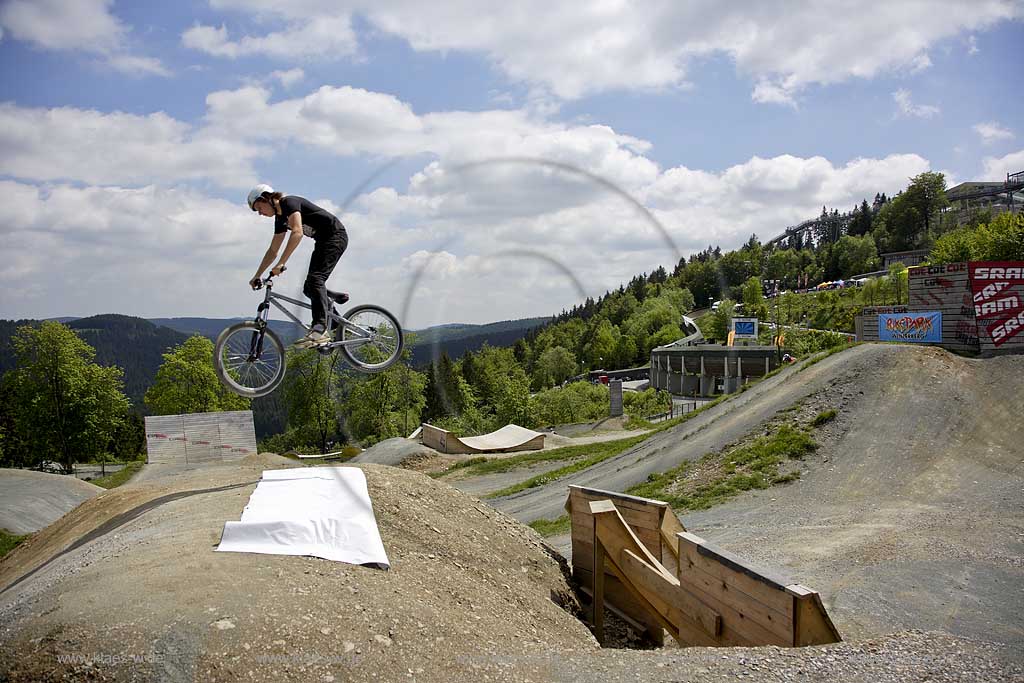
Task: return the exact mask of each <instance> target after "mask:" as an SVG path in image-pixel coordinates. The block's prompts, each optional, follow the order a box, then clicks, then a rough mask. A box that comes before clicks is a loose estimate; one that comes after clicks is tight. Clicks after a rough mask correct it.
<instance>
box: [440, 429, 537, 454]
mask: <svg viewBox="0 0 1024 683" xmlns="http://www.w3.org/2000/svg"><path fill="white" fill-rule="evenodd" d="M420 427H421V429H422V430H423V431H422V432H420V434H421V435H422V438H423V445H425V446H429V447H431V448H433V449H434V450H436V451H438V452H440V453H502V452H506V451H537V450H540V449H542V448H544V434H543V433H541V432H535V431H533V430H532V429H526V428H525V427H520V426H519V425H513V424H508V425H505V426H504V427H502V428H501V429H499V430H497V431H494V432H491V433H490V434H482V435H481V436H464V437H462V438H459V437H458V436H456V435H455V434H452V433H451V432H449V431H447V430H444V429H441V428H440V427H435V426H434V425H432V424H427V423H426V422H424V423H423V424H422V425H421V426H420Z"/></svg>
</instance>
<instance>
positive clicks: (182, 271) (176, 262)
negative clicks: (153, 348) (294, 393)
mask: <svg viewBox="0 0 1024 683" xmlns="http://www.w3.org/2000/svg"><path fill="white" fill-rule="evenodd" d="M1021 156H1022V157H1024V153H1021ZM624 163H626V165H627V166H628V164H629V159H628V157H627V158H625V159H624ZM927 168H928V162H927V161H926V160H924V159H922V158H921V157H918V156H916V155H894V156H890V157H886V158H884V159H855V160H852V161H850V162H847V163H845V164H834V163H832V162H830V161H829V160H827V159H824V158H821V157H811V158H800V157H795V156H791V155H782V156H778V157H774V158H770V159H765V158H759V157H754V158H752V159H750V160H749V161H747V162H745V163H742V164H737V165H735V166H733V167H730V168H728V169H725V170H723V171H721V172H710V171H704V170H700V169H687V168H685V167H676V168H672V169H668V170H666V171H664V172H660V173H659V172H657V171H655V172H654V173H652V174H649V175H647V174H638V175H634V176H632V180H631V181H628V182H626V181H624V182H623V183H622V185H621V187H622V189H623V190H625V191H628V192H629V193H630V194H631V195H632V196H633V197H635V198H636V199H637V200H638V201H640V202H641V203H642V204H643V205H644V206H646V207H649V208H650V210H651V211H652V212H653V213H654V215H655V216H656V218H657V220H658V221H659V222H660V224H661V226H663V227H664V229H665V230H666V231H667V233H668V235H669V238H670V239H671V241H672V242H674V243H675V245H677V246H678V248H679V249H680V250H681V254H682V255H685V254H686V253H689V252H691V251H693V250H697V249H700V248H703V247H704V246H706V245H707V244H709V243H715V244H720V245H721V246H722V248H723V249H729V248H735V247H737V246H739V245H740V244H741V243H743V242H744V241H745V240H746V239H747V237H749V235H750V234H751V233H757V234H758V235H759V236H761V238H762V239H768V238H771V237H773V236H775V235H777V234H779V233H781V232H782V230H783V229H784V228H785V227H786V226H787V225H792V224H795V223H797V222H799V221H801V220H803V219H805V218H808V217H811V216H814V215H817V214H818V213H819V212H820V210H821V206H822V205H823V204H825V205H828V206H830V207H832V206H834V207H837V208H839V209H841V210H844V209H849V208H852V207H853V206H854V204H856V203H859V201H860V200H861V199H862V198H865V197H867V198H870V197H872V196H874V193H875V192H886V193H888V194H895V192H896V191H898V190H900V189H902V188H903V187H904V186H905V185H906V179H907V178H908V177H911V176H913V175H916V174H917V173H920V172H921V171H923V170H926V169H927ZM484 170H487V169H484ZM494 170H495V172H496V176H494V177H492V176H490V175H486V174H485V175H486V178H487V180H486V181H484V182H482V181H480V180H479V179H478V178H475V177H474V176H473V175H472V174H471V173H465V174H460V173H458V172H456V171H454V170H453V167H450V166H447V165H446V163H445V162H443V161H440V162H433V163H431V164H430V165H429V166H428V167H427V168H425V169H424V170H423V171H422V173H421V175H422V176H423V179H421V180H418V181H417V182H412V183H410V185H409V187H408V188H407V189H406V190H405V191H399V190H397V189H395V188H389V187H385V188H379V189H376V190H374V191H372V192H370V193H368V194H366V195H363V196H362V197H360V198H359V200H358V201H357V202H356V203H355V204H354V205H353V206H351V207H349V208H348V210H346V211H344V212H343V211H342V210H341V207H339V206H338V205H337V202H338V201H340V197H329V198H316V197H311V199H313V201H314V202H315V203H317V204H320V205H322V206H324V207H325V208H328V209H329V210H332V211H335V212H337V213H338V214H339V215H340V216H341V217H342V220H343V221H344V223H345V225H346V226H347V227H348V230H349V235H350V242H349V250H348V252H347V253H346V255H345V257H344V258H343V259H342V261H341V263H340V265H339V266H338V269H337V271H336V274H335V276H334V278H333V279H332V282H333V283H334V285H333V286H336V287H337V288H339V289H344V290H350V291H351V292H352V294H353V299H354V300H356V301H368V300H372V301H374V302H375V303H379V304H382V305H384V306H386V307H388V308H391V309H393V310H394V311H395V312H397V313H401V312H403V311H406V310H407V311H408V318H407V319H406V320H405V322H406V324H408V325H409V326H412V327H421V326H425V325H429V324H432V323H435V322H451V321H453V320H465V321H470V322H484V321H490V320H496V319H502V318H510V317H521V316H527V315H537V314H544V313H548V312H551V313H554V312H557V311H558V310H561V309H562V308H563V307H566V306H571V305H573V304H574V303H578V301H579V297H580V290H579V289H578V288H577V285H576V283H577V282H578V283H579V285H580V286H582V287H583V291H584V293H585V294H586V295H591V296H596V295H600V294H601V293H603V292H604V291H605V290H606V289H609V288H612V287H616V286H618V285H619V284H620V283H621V282H623V281H627V280H628V279H629V278H630V277H632V276H633V275H635V274H636V273H638V272H641V271H650V270H651V269H653V268H655V267H657V266H658V265H665V266H666V267H671V266H672V265H673V263H674V261H675V260H676V258H678V256H679V255H681V254H680V252H676V251H674V250H673V249H672V248H671V247H670V246H669V244H668V243H667V242H666V240H665V239H664V237H663V236H662V235H661V234H660V233H659V232H658V231H657V229H656V228H655V227H654V226H652V225H651V223H650V222H649V221H648V219H647V218H646V216H645V215H644V214H643V212H642V211H640V210H638V209H637V207H635V206H634V205H633V204H631V203H630V202H628V201H626V200H625V199H623V197H621V196H619V195H618V194H616V193H614V192H611V191H608V190H607V189H606V188H604V187H602V186H600V185H596V184H595V183H593V182H592V181H586V184H587V185H590V186H591V187H590V188H589V191H584V190H585V189H586V188H581V184H582V183H580V180H579V178H577V177H575V176H570V177H569V178H568V179H566V178H564V177H563V175H564V172H563V171H559V170H553V169H551V168H548V167H533V168H532V173H531V172H527V171H528V170H529V167H527V168H520V169H518V170H516V171H515V173H517V174H518V175H519V176H520V179H521V177H529V176H530V175H531V174H532V175H535V176H536V178H537V180H536V182H534V183H532V184H527V186H526V187H527V189H525V190H524V189H522V187H520V183H519V182H518V180H517V182H515V183H513V184H511V185H510V184H506V183H502V182H497V183H492V182H490V181H491V180H494V179H495V177H500V176H501V174H502V173H512V171H508V170H503V169H501V167H500V165H499V166H498V167H496V169H494ZM435 175H440V176H442V178H441V179H440V180H439V181H438V182H428V180H427V178H433V177H434V176H435ZM619 175H620V176H622V177H624V178H629V177H631V176H630V174H629V173H625V172H620V173H619ZM460 177H461V178H462V181H461V182H460V180H459V178H460ZM0 192H2V193H3V195H4V196H5V197H7V198H8V199H9V200H10V204H11V206H12V207H13V208H12V211H11V212H10V215H9V216H8V220H7V221H5V222H4V223H3V224H2V226H0V239H3V240H4V243H5V244H7V245H8V247H9V249H10V252H9V253H10V256H9V257H8V258H6V259H5V261H4V263H3V264H0V287H4V288H5V290H4V291H7V292H8V293H10V294H11V296H10V297H6V298H5V300H4V302H3V303H2V304H0V317H8V318H10V317H19V316H50V315H86V314H90V313H98V312H101V311H110V310H114V311H119V312H125V313H129V314H134V315H144V316H152V317H155V316H165V315H206V316H229V315H245V314H248V313H250V309H251V308H252V306H253V305H254V298H253V295H252V293H251V292H250V291H248V290H247V289H246V287H245V282H246V281H247V279H248V278H249V277H250V276H251V275H252V270H253V269H254V268H255V266H256V264H257V263H258V261H259V257H260V256H261V255H262V253H263V250H264V249H265V248H266V244H267V243H268V242H269V238H270V236H271V229H270V222H269V220H267V219H263V218H261V217H257V216H255V215H254V214H252V213H251V212H248V211H245V210H244V208H242V207H241V206H240V202H232V201H225V200H222V199H217V198H213V197H210V196H208V195H204V194H202V193H200V192H197V191H195V190H190V189H184V188H173V187H172V188H167V187H159V186H144V187H140V188H134V189H130V188H123V187H84V188H82V187H71V186H67V185H59V184H58V185H52V186H50V185H44V186H32V185H29V184H25V183H19V182H11V181H6V182H0ZM567 192H570V193H574V195H575V196H574V197H573V198H572V200H571V201H570V200H566V198H565V196H564V195H565V194H566V193H567ZM210 225H216V226H217V229H216V230H213V231H211V230H210V229H209V226H210ZM300 249H301V251H300V252H298V253H296V254H295V256H293V258H292V262H291V264H292V265H294V266H295V268H293V269H292V271H290V274H293V275H294V277H286V278H284V279H283V280H282V286H283V289H282V291H283V292H284V293H286V294H290V295H296V296H301V295H300V294H299V292H300V289H301V282H302V273H303V271H304V268H305V261H306V259H307V258H308V257H307V254H308V252H309V249H310V245H309V244H304V245H303V246H302V247H300ZM420 269H423V272H422V273H421V279H420V280H419V282H418V283H417V284H416V286H415V288H414V289H413V291H412V294H411V298H409V296H410V290H409V288H410V286H411V285H412V281H413V277H414V275H415V274H416V273H417V272H418V271H420ZM15 291H16V292H17V295H15V294H14V292H15ZM481 293H486V296H482V295H481ZM183 302H188V303H183Z"/></svg>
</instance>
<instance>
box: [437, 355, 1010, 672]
mask: <svg viewBox="0 0 1024 683" xmlns="http://www.w3.org/2000/svg"><path fill="white" fill-rule="evenodd" d="M1021 395H1024V358H1022V357H1020V356H1013V357H1002V358H995V359H987V360H969V359H964V358H961V357H958V356H955V355H952V354H949V353H946V352H944V351H941V350H938V349H932V348H918V347H909V346H892V345H865V346H859V347H856V348H854V349H851V350H850V351H847V352H844V353H841V354H838V355H835V356H832V357H830V358H826V359H825V360H823V361H821V362H819V363H817V364H815V365H814V366H812V367H810V368H808V369H806V370H804V371H803V372H799V373H797V372H793V371H789V372H787V373H783V374H782V375H779V376H777V377H774V378H771V379H769V380H768V381H767V382H765V383H763V384H761V385H759V386H758V387H756V388H754V389H751V390H749V391H748V392H746V393H745V394H743V395H741V396H739V397H737V398H736V399H733V400H730V401H728V402H726V403H724V404H722V405H720V406H717V407H716V408H714V409H712V410H710V411H708V412H707V413H704V414H702V415H700V416H698V417H697V418H696V419H695V420H692V421H690V422H689V423H685V424H684V425H681V426H680V427H679V428H677V429H674V430H671V431H669V432H666V433H664V434H660V435H658V436H655V437H653V438H652V439H650V440H648V441H647V442H645V443H643V444H641V445H639V446H637V447H636V448H634V449H632V450H631V451H628V452H626V453H624V454H622V455H620V456H617V457H615V458H612V459H610V460H608V461H605V462H604V463H602V464H600V465H598V466H596V467H593V468H591V469H589V470H587V471H585V472H581V473H579V474H577V475H574V476H570V477H566V478H565V479H563V480H559V481H557V482H554V483H552V484H549V485H548V486H545V487H541V488H537V489H532V490H529V491H527V492H524V493H522V494H519V495H516V496H510V497H508V498H503V499H497V500H494V501H490V502H491V503H492V504H494V505H495V506H496V507H498V508H499V509H502V510H505V511H506V512H509V513H510V514H512V515H513V516H516V517H517V518H519V519H521V520H523V521H529V520H532V519H537V518H554V517H557V516H559V515H561V514H563V511H562V504H563V503H564V500H565V495H566V487H567V486H568V484H570V483H579V484H584V485H588V486H594V487H597V488H604V489H608V490H614V491H622V490H625V489H626V488H628V487H629V486H630V485H632V484H635V483H637V482H640V481H643V480H644V478H646V476H647V474H648V473H650V472H660V471H664V470H667V469H669V468H670V467H672V466H673V465H675V464H678V463H679V462H681V461H682V460H684V459H688V460H696V459H698V458H700V457H701V456H702V455H704V454H705V453H707V452H710V451H714V450H718V449H721V448H724V447H726V446H727V445H729V444H731V443H734V442H737V441H739V440H740V439H741V438H742V437H744V436H747V435H749V434H752V433H755V432H757V431H758V429H759V428H760V427H761V425H763V424H764V423H765V422H766V421H768V420H770V419H772V418H773V417H775V416H776V414H777V412H778V411H781V410H785V409H787V408H789V407H790V406H792V405H794V404H795V403H797V402H801V401H809V402H813V403H815V404H816V405H817V406H818V407H819V408H820V409H825V408H827V407H838V408H839V409H840V414H839V419H838V420H837V421H836V422H835V423H834V424H832V425H830V426H829V427H828V428H826V429H825V430H822V433H821V435H819V439H820V440H822V442H823V443H822V448H821V449H820V451H819V453H818V454H817V455H815V456H813V457H812V458H810V459H809V461H808V462H807V464H806V471H805V473H804V476H803V478H802V479H801V480H800V481H799V482H797V483H795V484H792V485H789V486H785V487H777V488H772V489H769V490H766V491H759V492H755V493H748V494H745V495H744V496H742V497H740V498H739V499H737V500H735V501H733V502H731V503H729V504H726V505H723V506H719V507H716V508H713V509H711V510H709V511H706V512H701V513H694V514H689V515H686V516H684V517H683V518H682V521H683V523H684V524H685V525H686V526H687V528H689V529H691V530H692V531H694V532H695V533H698V534H701V535H703V536H705V537H706V538H707V539H708V540H710V541H712V542H714V543H719V544H721V545H722V546H723V547H725V548H726V549H728V550H731V551H734V552H737V553H739V554H740V555H742V556H745V557H748V558H750V559H751V560H753V561H755V562H756V563H758V564H760V565H762V566H764V567H765V568H766V569H769V570H773V571H778V572H780V573H783V574H788V575H789V576H791V577H792V578H793V579H794V580H797V581H799V582H801V583H804V584H807V585H810V586H812V587H813V588H815V589H816V590H819V591H820V592H821V593H822V595H823V598H824V599H825V601H826V603H827V604H828V605H829V607H830V610H831V611H832V612H833V613H834V618H835V620H836V621H837V623H838V625H839V626H840V629H841V630H842V631H843V632H844V633H845V634H848V635H850V636H853V637H857V638H860V637H866V636H868V635H874V634H879V633H884V632H888V631H891V630H893V629H895V628H927V629H937V630H944V631H948V632H951V633H954V634H958V635H965V636H970V637H977V638H984V639H993V640H998V641H1000V642H1003V643H1008V644H1013V645H1014V646H1019V647H1020V648H1021V651H1022V652H1024V421H1022V420H1021V417H1020V405H1021V404H1020V398H1019V397H1020V396H1021ZM530 474H532V473H530ZM508 475H512V476H511V477H508ZM503 476H506V477H508V481H507V483H513V482H514V481H521V480H522V479H524V478H526V476H527V475H525V474H524V473H523V472H519V473H506V475H503ZM495 483H503V482H498V480H497V479H496V478H495V477H494V476H492V477H491V479H490V481H488V484H490V485H494V484H495ZM507 483H504V485H507ZM457 485H458V486H462V485H463V484H462V483H461V482H460V483H458V484H457ZM492 490H493V489H492ZM551 541H552V543H553V544H554V545H555V546H556V547H558V549H559V550H560V551H561V552H563V554H566V555H568V551H569V547H568V538H567V537H565V536H563V537H560V538H554V539H551Z"/></svg>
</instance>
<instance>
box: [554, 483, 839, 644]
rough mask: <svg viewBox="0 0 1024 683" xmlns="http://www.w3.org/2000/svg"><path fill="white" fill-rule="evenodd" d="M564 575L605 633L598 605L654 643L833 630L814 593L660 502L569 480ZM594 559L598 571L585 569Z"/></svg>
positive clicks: (598, 632) (814, 637)
mask: <svg viewBox="0 0 1024 683" xmlns="http://www.w3.org/2000/svg"><path fill="white" fill-rule="evenodd" d="M565 506H566V509H567V510H568V512H569V515H570V518H571V520H572V564H573V576H574V577H575V579H576V581H577V583H578V584H579V586H580V587H581V589H582V590H583V592H584V593H586V594H587V595H589V596H590V597H591V602H592V606H593V611H592V623H593V626H594V633H595V636H596V637H597V639H598V641H599V642H600V641H603V639H604V609H605V608H606V607H607V608H608V609H610V610H612V611H613V612H614V613H616V614H617V615H619V616H620V617H622V618H624V619H625V620H626V621H627V622H628V623H630V624H631V625H633V626H634V627H635V628H637V629H638V630H641V631H646V633H647V635H648V637H649V638H650V639H651V640H652V641H654V642H655V643H657V644H663V642H664V632H665V631H667V632H668V633H669V634H670V635H671V636H672V637H673V638H675V639H676V640H677V641H678V642H679V643H680V644H681V645H684V646H759V645H779V646H782V647H800V646H803V645H823V644H826V643H835V642H839V641H840V640H842V638H841V637H840V635H839V631H838V630H836V627H835V625H834V624H833V623H832V620H831V619H830V618H829V616H828V613H827V612H826V611H825V607H824V605H823V604H822V602H821V598H820V596H819V595H818V593H817V592H816V591H813V590H811V589H809V588H807V587H805V586H802V585H800V584H798V583H789V582H787V581H784V580H781V579H778V578H774V577H771V576H769V575H767V574H765V573H764V572H762V571H760V570H758V569H755V568H753V567H751V566H750V565H749V564H748V563H746V562H745V561H744V560H742V559H740V558H738V557H735V556H733V555H730V554H729V553H726V552H724V551H722V550H718V549H716V548H714V547H713V546H711V545H710V544H708V543H707V542H706V541H704V539H702V538H700V537H699V536H695V535H694V534H691V533H688V532H687V531H686V529H684V528H683V525H682V524H681V523H680V522H679V520H678V518H676V516H675V513H673V512H672V509H671V508H670V507H669V505H668V503H664V502H662V501H657V500H650V499H648V498H639V497H636V496H628V495H625V494H621V493H613V492H611V491H602V490H600V489H591V488H585V487H582V486H570V487H569V499H568V500H567V501H566V504H565ZM595 567H603V571H599V572H596V573H595V571H594V568H595Z"/></svg>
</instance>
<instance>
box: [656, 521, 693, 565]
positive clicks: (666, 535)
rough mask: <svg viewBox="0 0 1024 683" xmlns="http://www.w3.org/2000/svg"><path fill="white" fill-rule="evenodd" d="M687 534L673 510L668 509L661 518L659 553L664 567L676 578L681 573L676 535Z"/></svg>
mask: <svg viewBox="0 0 1024 683" xmlns="http://www.w3.org/2000/svg"><path fill="white" fill-rule="evenodd" d="M685 532H686V527H684V526H683V523H682V522H680V521H679V518H678V517H676V513H675V512H673V511H672V508H666V510H665V514H664V515H662V518H661V529H660V533H661V552H660V553H658V555H659V557H660V559H661V564H662V566H664V567H665V569H667V570H668V572H669V574H671V575H672V576H675V575H676V574H677V573H678V572H679V543H678V541H677V540H676V534H681V533H685Z"/></svg>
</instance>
